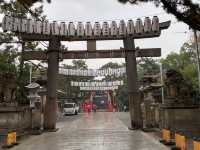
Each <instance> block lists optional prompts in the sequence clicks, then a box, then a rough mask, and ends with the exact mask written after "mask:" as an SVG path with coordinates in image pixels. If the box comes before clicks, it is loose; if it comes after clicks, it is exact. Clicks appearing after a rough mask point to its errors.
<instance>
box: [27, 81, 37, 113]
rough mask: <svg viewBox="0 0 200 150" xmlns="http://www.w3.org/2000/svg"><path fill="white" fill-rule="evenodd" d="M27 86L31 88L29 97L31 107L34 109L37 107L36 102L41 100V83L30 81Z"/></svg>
mask: <svg viewBox="0 0 200 150" xmlns="http://www.w3.org/2000/svg"><path fill="white" fill-rule="evenodd" d="M26 88H27V89H28V90H29V95H28V98H29V100H30V107H31V108H33V109H34V108H35V107H36V103H37V102H40V96H39V95H38V90H39V88H40V85H39V84H37V83H30V84H29V85H27V86H26Z"/></svg>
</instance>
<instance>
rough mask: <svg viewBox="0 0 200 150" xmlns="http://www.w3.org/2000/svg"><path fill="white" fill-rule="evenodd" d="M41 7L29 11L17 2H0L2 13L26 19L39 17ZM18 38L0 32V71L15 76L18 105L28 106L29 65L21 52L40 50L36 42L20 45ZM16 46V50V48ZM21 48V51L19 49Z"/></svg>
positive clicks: (11, 34)
mask: <svg viewBox="0 0 200 150" xmlns="http://www.w3.org/2000/svg"><path fill="white" fill-rule="evenodd" d="M42 8H43V7H42V6H39V7H37V8H35V9H34V10H31V11H30V9H28V8H26V7H25V6H23V5H22V4H20V3H19V2H17V1H9V2H7V1H1V3H0V9H1V11H2V12H3V13H6V12H11V13H13V14H15V15H16V16H19V17H23V18H27V16H28V15H29V14H30V13H31V14H34V15H35V16H36V17H39V16H41V14H42V12H43V11H42ZM20 42H21V41H20V38H19V37H18V35H17V34H15V33H3V32H0V44H1V46H3V48H2V49H1V51H2V52H1V56H0V59H1V61H0V71H2V72H3V71H5V72H8V73H12V74H14V75H16V76H17V97H16V98H17V101H18V103H19V104H22V105H24V104H29V102H28V99H27V97H26V95H27V94H26V89H25V86H26V85H27V84H28V83H29V68H30V66H29V64H24V59H23V55H22V53H23V51H24V50H29V49H32V50H33V49H34V50H41V49H39V48H38V44H39V43H38V42H27V43H25V44H23V43H21V44H20ZM16 46H17V48H16ZM22 46H23V49H22V48H20V47H22Z"/></svg>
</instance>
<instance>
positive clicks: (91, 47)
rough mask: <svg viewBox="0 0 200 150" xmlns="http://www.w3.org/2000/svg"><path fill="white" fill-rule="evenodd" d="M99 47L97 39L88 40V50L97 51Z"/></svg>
mask: <svg viewBox="0 0 200 150" xmlns="http://www.w3.org/2000/svg"><path fill="white" fill-rule="evenodd" d="M96 49H97V48H96V41H95V40H90V41H87V50H88V51H95V50H96Z"/></svg>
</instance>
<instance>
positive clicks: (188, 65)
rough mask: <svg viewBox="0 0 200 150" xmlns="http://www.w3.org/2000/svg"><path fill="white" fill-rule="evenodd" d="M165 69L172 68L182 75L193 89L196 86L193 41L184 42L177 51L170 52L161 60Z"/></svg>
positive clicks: (195, 88)
mask: <svg viewBox="0 0 200 150" xmlns="http://www.w3.org/2000/svg"><path fill="white" fill-rule="evenodd" d="M161 63H162V64H163V68H164V69H165V70H168V69H174V70H176V71H178V72H180V73H181V74H182V75H183V78H184V79H185V80H186V81H187V82H189V83H190V84H191V85H192V87H193V89H191V90H197V88H198V77H197V63H196V52H195V49H194V44H193V43H184V44H183V46H182V47H181V49H180V52H179V53H175V52H173V53H171V54H169V55H168V56H167V57H166V58H165V59H162V60H161Z"/></svg>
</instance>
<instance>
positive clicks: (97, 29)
mask: <svg viewBox="0 0 200 150" xmlns="http://www.w3.org/2000/svg"><path fill="white" fill-rule="evenodd" d="M169 25H170V21H167V22H162V23H159V20H158V18H157V17H153V19H152V21H151V20H150V19H149V17H146V18H145V21H144V24H143V23H142V20H141V19H137V21H136V23H135V26H134V24H133V21H132V20H129V21H128V22H127V24H125V22H124V21H123V20H121V21H120V23H119V27H118V26H117V24H116V22H115V21H112V22H111V24H110V27H109V24H108V23H107V22H104V23H103V25H102V28H101V25H100V23H98V22H95V23H94V28H92V26H91V24H90V22H87V23H86V25H85V27H84V26H83V24H82V22H78V24H77V28H76V27H75V25H74V24H73V22H70V23H69V24H68V26H67V25H66V23H65V22H61V23H60V24H58V23H57V22H55V21H54V22H52V23H49V22H48V21H38V20H31V19H23V18H16V17H12V16H5V17H4V19H3V22H2V28H3V30H4V31H12V32H16V33H17V34H18V35H19V36H20V39H22V41H24V42H27V41H49V47H48V50H47V51H45V52H44V51H34V50H33V51H25V52H24V58H25V59H26V60H48V71H47V76H48V79H47V101H46V106H45V115H44V129H46V130H55V128H56V99H57V96H56V88H57V87H56V86H57V75H58V68H59V60H60V59H88V58H124V57H125V60H126V72H127V78H128V98H129V107H130V116H131V128H134V129H139V128H142V120H141V112H140V103H141V102H140V97H139V91H138V81H137V66H136V65H137V64H136V57H159V56H161V49H160V48H150V49H136V48H135V44H134V39H141V38H153V37H159V36H160V34H161V30H164V29H167V28H168V27H169ZM96 40H123V43H124V48H122V49H115V50H96ZM61 41H88V50H87V51H61V49H60V46H61Z"/></svg>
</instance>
